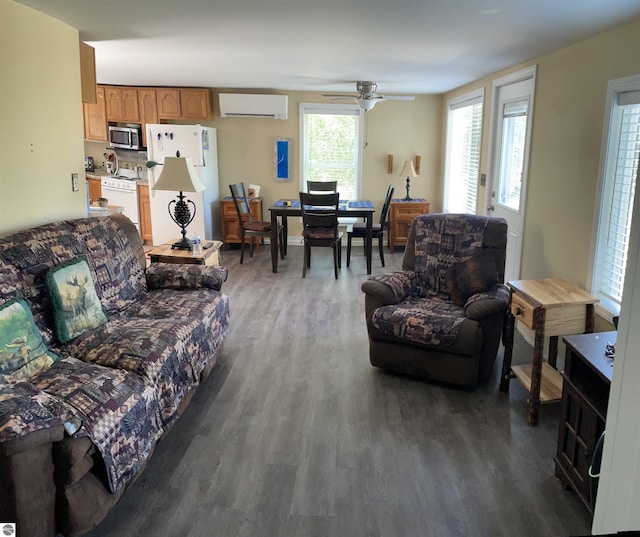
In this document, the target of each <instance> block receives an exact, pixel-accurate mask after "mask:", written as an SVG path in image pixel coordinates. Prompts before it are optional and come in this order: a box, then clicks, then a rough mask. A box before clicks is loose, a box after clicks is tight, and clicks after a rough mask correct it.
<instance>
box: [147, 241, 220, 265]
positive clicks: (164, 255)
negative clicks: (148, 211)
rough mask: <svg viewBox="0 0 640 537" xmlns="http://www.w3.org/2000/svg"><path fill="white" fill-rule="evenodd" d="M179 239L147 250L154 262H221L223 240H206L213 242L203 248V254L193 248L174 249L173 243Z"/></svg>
mask: <svg viewBox="0 0 640 537" xmlns="http://www.w3.org/2000/svg"><path fill="white" fill-rule="evenodd" d="M177 240H178V239H173V240H171V241H170V242H168V243H167V244H162V245H160V246H155V247H154V248H153V249H152V250H149V251H148V252H147V255H148V256H149V259H150V260H151V262H152V263H181V264H191V265H219V264H220V253H219V252H220V247H221V246H222V242H221V241H204V243H207V242H212V243H213V244H212V245H211V246H210V247H209V248H206V249H205V248H203V249H202V254H198V255H196V254H194V253H193V252H191V250H173V249H172V248H171V245H172V244H173V243H174V242H176V241H177Z"/></svg>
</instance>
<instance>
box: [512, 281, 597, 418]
mask: <svg viewBox="0 0 640 537" xmlns="http://www.w3.org/2000/svg"><path fill="white" fill-rule="evenodd" d="M507 286H508V287H509V291H510V300H509V308H508V310H507V322H506V324H505V334H504V361H503V364H502V377H501V380H500V390H501V391H503V392H508V391H509V381H510V379H512V378H513V377H515V378H517V379H518V380H519V381H520V382H521V383H522V384H523V386H524V387H525V388H526V389H527V390H528V391H529V397H528V399H527V406H528V409H529V416H528V423H529V425H530V426H532V427H535V426H536V425H537V424H538V414H539V411H540V404H541V403H552V402H557V401H560V398H561V395H562V375H561V374H560V372H559V371H558V370H557V369H556V359H557V356H558V336H565V335H570V334H581V333H586V332H593V324H594V307H593V305H594V304H595V303H596V302H599V300H598V299H597V298H596V297H594V296H592V295H590V294H589V293H587V292H586V291H584V290H583V289H580V288H579V287H575V286H574V285H572V284H570V283H569V282H567V281H565V280H562V279H560V278H545V279H541V280H513V281H509V282H507ZM516 320H518V321H519V322H521V323H522V324H523V325H525V326H526V327H527V328H530V329H531V330H533V332H534V344H533V360H532V362H531V364H526V365H517V366H511V359H512V356H513V335H514V330H515V321H516ZM545 336H549V338H550V339H549V356H548V361H546V362H545V361H544V360H543V357H542V354H543V349H544V338H545Z"/></svg>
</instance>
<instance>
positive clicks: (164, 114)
mask: <svg viewBox="0 0 640 537" xmlns="http://www.w3.org/2000/svg"><path fill="white" fill-rule="evenodd" d="M156 100H157V102H158V118H159V119H180V118H181V117H182V115H181V114H182V106H181V102H180V90H179V89H167V88H163V89H157V90H156Z"/></svg>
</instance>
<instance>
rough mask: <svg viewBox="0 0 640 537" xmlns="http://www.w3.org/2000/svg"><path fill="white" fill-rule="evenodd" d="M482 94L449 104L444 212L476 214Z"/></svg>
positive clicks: (470, 95) (464, 97)
mask: <svg viewBox="0 0 640 537" xmlns="http://www.w3.org/2000/svg"><path fill="white" fill-rule="evenodd" d="M483 98H484V90H480V91H478V92H474V93H471V94H467V95H464V96H462V97H459V98H457V99H454V100H452V101H449V103H448V108H449V112H448V116H447V152H446V161H445V194H444V211H445V212H447V213H469V214H475V213H476V207H477V200H478V175H479V172H480V142H481V138H482V101H483Z"/></svg>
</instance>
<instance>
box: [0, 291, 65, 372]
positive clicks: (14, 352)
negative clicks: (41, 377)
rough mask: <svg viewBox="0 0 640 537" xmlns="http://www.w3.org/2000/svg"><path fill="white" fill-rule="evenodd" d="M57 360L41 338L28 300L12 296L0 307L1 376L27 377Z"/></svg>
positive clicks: (57, 357) (58, 358)
mask: <svg viewBox="0 0 640 537" xmlns="http://www.w3.org/2000/svg"><path fill="white" fill-rule="evenodd" d="M58 360H60V356H58V355H57V354H56V353H55V352H52V351H50V350H49V349H48V348H47V346H46V345H45V343H44V341H43V340H42V336H41V335H40V331H39V330H38V327H37V326H36V324H35V323H34V321H33V315H32V313H31V309H30V308H29V305H28V304H27V302H26V301H25V300H23V299H21V298H14V299H12V300H9V301H8V302H5V303H4V304H2V305H1V306H0V375H3V376H5V378H6V379H7V380H9V381H12V382H20V381H25V380H29V379H30V378H31V377H33V376H34V375H36V374H37V373H39V372H41V371H44V370H46V369H49V367H51V365H52V364H53V363H54V362H57V361H58Z"/></svg>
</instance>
